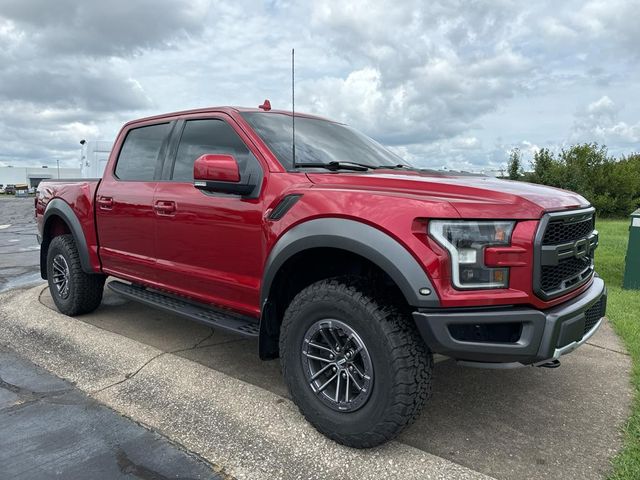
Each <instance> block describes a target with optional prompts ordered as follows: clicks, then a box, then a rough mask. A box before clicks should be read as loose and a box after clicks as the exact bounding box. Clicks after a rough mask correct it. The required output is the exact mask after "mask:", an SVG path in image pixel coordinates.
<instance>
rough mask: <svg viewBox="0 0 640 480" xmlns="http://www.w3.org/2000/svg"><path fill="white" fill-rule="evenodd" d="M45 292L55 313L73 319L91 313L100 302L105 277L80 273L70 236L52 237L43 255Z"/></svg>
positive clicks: (80, 267) (78, 260)
mask: <svg viewBox="0 0 640 480" xmlns="http://www.w3.org/2000/svg"><path fill="white" fill-rule="evenodd" d="M47 279H48V282H49V291H50V292H51V297H52V298H53V302H54V303H55V304H56V307H58V310H59V311H60V312H61V313H64V314H65V315H69V316H74V315H80V314H83V313H89V312H92V311H94V310H95V309H96V308H98V306H99V305H100V302H102V293H103V291H104V282H105V276H104V275H99V274H88V273H85V272H84V271H83V270H82V265H81V263H80V255H79V254H78V249H77V247H76V244H75V242H74V241H73V236H72V235H60V236H57V237H55V238H54V239H53V240H52V241H51V244H50V245H49V252H48V254H47Z"/></svg>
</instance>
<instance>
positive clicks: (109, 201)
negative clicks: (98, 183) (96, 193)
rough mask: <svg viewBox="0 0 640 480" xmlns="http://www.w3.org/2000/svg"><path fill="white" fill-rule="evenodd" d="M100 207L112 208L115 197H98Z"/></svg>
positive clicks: (102, 208)
mask: <svg viewBox="0 0 640 480" xmlns="http://www.w3.org/2000/svg"><path fill="white" fill-rule="evenodd" d="M98 207H99V208H100V210H111V209H112V208H113V197H102V196H100V197H98Z"/></svg>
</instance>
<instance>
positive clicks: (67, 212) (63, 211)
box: [40, 198, 96, 280]
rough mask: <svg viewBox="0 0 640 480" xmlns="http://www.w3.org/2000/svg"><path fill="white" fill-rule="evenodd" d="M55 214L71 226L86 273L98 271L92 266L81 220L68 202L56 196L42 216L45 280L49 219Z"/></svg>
mask: <svg viewBox="0 0 640 480" xmlns="http://www.w3.org/2000/svg"><path fill="white" fill-rule="evenodd" d="M54 215H55V216H58V217H60V218H61V219H62V220H63V221H64V222H65V223H66V224H67V227H69V230H70V231H71V235H73V241H74V242H75V244H76V248H77V249H78V255H79V256H80V265H81V266H82V270H83V271H84V272H85V273H96V272H94V271H93V269H92V268H91V261H90V260H89V247H88V246H87V240H86V239H85V237H84V232H83V231H82V225H81V224H80V220H78V217H77V216H76V214H75V213H74V211H73V210H72V209H71V207H70V206H69V204H68V203H67V202H65V201H64V200H62V199H60V198H54V199H53V200H51V201H50V202H49V203H48V204H47V208H46V209H45V212H44V215H43V217H42V225H43V230H42V244H41V245H40V276H41V277H42V278H43V279H45V280H46V278H47V254H48V252H47V249H48V247H49V242H48V241H47V236H46V233H47V232H46V228H47V221H48V220H49V218H51V217H52V216H54Z"/></svg>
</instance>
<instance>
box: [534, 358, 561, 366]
mask: <svg viewBox="0 0 640 480" xmlns="http://www.w3.org/2000/svg"><path fill="white" fill-rule="evenodd" d="M559 366H560V360H558V359H555V360H551V361H550V362H547V363H543V364H542V365H538V367H540V368H558V367H559Z"/></svg>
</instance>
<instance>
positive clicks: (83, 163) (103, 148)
mask: <svg viewBox="0 0 640 480" xmlns="http://www.w3.org/2000/svg"><path fill="white" fill-rule="evenodd" d="M80 144H81V145H82V150H81V151H80V172H81V176H82V178H101V177H102V173H103V172H104V168H105V167H106V166H107V161H108V160H109V154H110V153H111V146H112V143H111V142H103V141H96V140H88V141H87V140H82V141H81V142H80Z"/></svg>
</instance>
